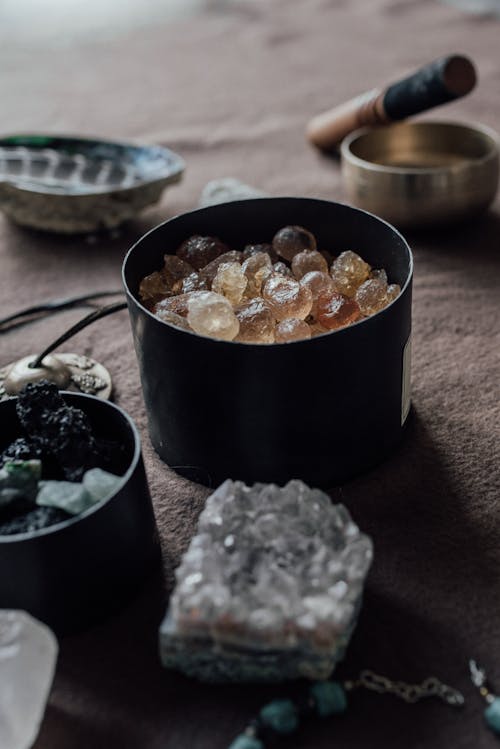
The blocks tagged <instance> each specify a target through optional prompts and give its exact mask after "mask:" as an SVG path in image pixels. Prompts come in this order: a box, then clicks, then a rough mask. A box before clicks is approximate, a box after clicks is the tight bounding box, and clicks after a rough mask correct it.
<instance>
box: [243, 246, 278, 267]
mask: <svg viewBox="0 0 500 749" xmlns="http://www.w3.org/2000/svg"><path fill="white" fill-rule="evenodd" d="M257 252H267V254H268V255H269V257H270V258H271V262H272V263H275V262H277V260H278V256H277V254H276V253H275V251H274V250H273V246H272V245H271V244H267V243H266V242H264V243H263V244H247V246H246V247H245V249H244V250H243V260H246V259H247V258H248V257H250V256H251V255H255V254H256V253H257Z"/></svg>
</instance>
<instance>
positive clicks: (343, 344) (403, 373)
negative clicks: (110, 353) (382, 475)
mask: <svg viewBox="0 0 500 749" xmlns="http://www.w3.org/2000/svg"><path fill="white" fill-rule="evenodd" d="M287 224H300V225H302V226H304V227H306V228H307V229H309V230H310V231H312V232H313V233H314V234H315V235H316V238H317V240H318V247H319V248H320V249H325V250H329V251H330V252H331V253H332V254H335V255H336V254H339V253H340V252H342V251H344V250H354V251H356V252H358V253H359V254H360V255H362V257H363V258H364V259H366V260H367V261H368V262H369V263H370V264H371V265H372V266H373V267H375V268H385V269H386V270H387V274H388V277H389V281H390V282H392V283H399V284H400V286H401V289H402V291H401V294H400V296H399V297H398V298H397V299H396V300H395V301H394V302H393V303H392V304H391V305H390V306H389V307H387V308H386V309H384V310H382V311H381V312H379V313H377V314H376V315H374V316H373V317H370V318H368V319H366V320H363V321H361V322H359V323H356V324H354V325H351V326H350V327H348V328H344V329H342V330H338V331H336V332H332V333H329V334H325V335H322V336H319V337H317V338H313V339H311V340H305V341H297V342H294V343H285V344H271V345H254V344H244V343H236V342H233V341H230V342H227V341H217V340H213V339H210V338H203V337H201V336H198V335H196V334H194V333H190V332H187V331H184V330H179V329H177V328H174V327H173V326H171V325H168V324H167V323H164V322H162V321H161V320H159V319H158V318H156V317H155V316H154V315H153V314H152V313H150V312H148V310H147V309H146V308H145V307H143V305H142V304H141V303H140V301H139V299H138V288H139V282H140V281H141V279H142V278H143V277H144V276H146V275H147V274H149V273H151V272H153V271H154V270H159V269H160V268H161V266H162V263H163V255H164V254H165V253H175V251H176V249H177V247H178V246H179V245H180V243H181V242H182V241H183V240H185V239H186V238H187V237H190V236H191V235H193V234H201V235H212V236H217V237H219V238H220V239H222V240H223V241H224V242H225V243H226V244H227V245H229V247H230V248H231V249H243V247H244V246H245V245H246V244H251V243H261V242H267V241H270V240H271V238H272V237H273V235H274V234H275V232H276V231H277V230H278V229H279V228H281V227H282V226H285V225H287ZM412 270H413V266H412V256H411V252H410V248H409V247H408V244H407V243H406V241H405V240H404V238H403V237H402V236H401V234H399V233H398V232H397V231H396V230H395V229H394V228H393V227H392V226H390V225H389V224H387V223H385V222H384V221H382V220H381V219H379V218H377V217H376V216H372V215H371V214H369V213H365V212H364V211H361V210H358V209H355V208H350V207H348V206H345V205H340V204H338V203H331V202H327V201H323V200H313V199H308V198H258V199H255V200H244V201H238V202H233V203H224V204H221V205H216V206H212V207H209V208H204V209H201V210H197V211H193V212H192V213H186V214H183V215H181V216H177V217H176V218H173V219H171V220H170V221H167V222H165V223H164V224H161V225H160V226H158V227H156V228H155V229H153V230H152V231H150V232H149V233H148V234H146V235H145V236H144V237H142V238H141V239H140V240H139V241H138V242H137V243H136V244H135V245H134V246H133V247H132V249H131V250H130V251H129V252H128V254H127V256H126V258H125V261H124V265H123V280H124V285H125V289H126V292H127V298H128V305H129V312H130V318H131V323H132V331H133V335H134V342H135V348H136V352H137V358H138V360H139V367H140V372H141V380H142V387H143V392H144V400H145V402H146V409H147V414H148V420H149V431H150V435H151V440H152V442H153V445H154V447H155V449H156V450H157V452H158V453H159V455H160V457H161V458H162V459H163V460H165V461H166V462H167V463H169V464H170V465H171V466H173V467H174V468H175V469H176V470H178V471H179V472H180V473H188V474H191V472H192V469H193V468H197V469H199V475H200V476H201V477H203V476H206V477H207V478H206V480H207V482H209V483H211V484H212V485H217V484H218V483H219V482H221V481H222V480H223V479H225V478H227V477H231V478H233V479H243V480H245V481H247V482H254V481H275V482H277V483H279V484H282V483H284V482H286V481H287V480H289V479H290V478H301V479H303V480H304V481H306V482H308V483H309V484H312V485H317V486H329V485H334V484H337V483H340V482H343V481H344V480H345V479H347V478H349V477H351V476H354V475H355V474H359V473H361V472H363V471H365V470H366V469H368V468H369V467H371V466H373V465H375V464H376V463H378V462H379V461H381V460H382V459H383V458H384V457H385V456H387V454H388V453H389V452H390V451H391V450H392V449H393V448H394V447H395V445H396V444H397V443H398V441H399V440H400V439H401V436H402V431H403V424H404V421H405V419H406V416H407V413H408V407H409V388H408V383H409V360H410V356H409V352H410V346H409V340H410V331H411V284H412Z"/></svg>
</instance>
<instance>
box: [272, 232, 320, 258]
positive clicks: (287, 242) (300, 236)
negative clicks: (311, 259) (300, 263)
mask: <svg viewBox="0 0 500 749" xmlns="http://www.w3.org/2000/svg"><path fill="white" fill-rule="evenodd" d="M315 249H316V237H315V236H314V234H312V233H311V232H310V231H308V230H307V229H304V227H303V226H284V227H283V228H282V229H280V230H279V231H278V232H277V233H276V234H275V235H274V237H273V250H274V251H275V252H276V253H277V254H278V255H279V256H280V257H284V258H285V260H288V261H291V260H292V259H293V258H294V257H295V255H296V254H297V253H298V252H302V250H315Z"/></svg>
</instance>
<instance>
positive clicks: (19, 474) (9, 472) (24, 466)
mask: <svg viewBox="0 0 500 749" xmlns="http://www.w3.org/2000/svg"><path fill="white" fill-rule="evenodd" d="M41 474H42V464H41V462H40V461H39V460H10V461H7V462H6V463H5V464H4V466H3V468H2V469H0V505H1V506H7V505H9V504H10V503H12V502H15V501H18V500H19V499H27V500H29V501H31V502H33V501H34V500H35V497H36V495H37V491H38V480H39V478H40V476H41Z"/></svg>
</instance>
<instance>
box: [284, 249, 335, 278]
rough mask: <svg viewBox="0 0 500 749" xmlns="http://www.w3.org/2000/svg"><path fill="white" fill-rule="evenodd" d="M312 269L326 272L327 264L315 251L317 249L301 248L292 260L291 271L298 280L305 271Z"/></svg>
mask: <svg viewBox="0 0 500 749" xmlns="http://www.w3.org/2000/svg"><path fill="white" fill-rule="evenodd" d="M313 270H318V271H321V272H322V273H328V264H327V262H326V260H325V258H324V257H323V255H322V254H321V253H320V252H317V250H302V252H299V253H297V255H295V257H294V258H293V260H292V271H293V275H294V276H295V278H296V279H297V280H298V281H299V280H300V279H301V278H302V276H305V275H306V273H309V272H310V271H313Z"/></svg>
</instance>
